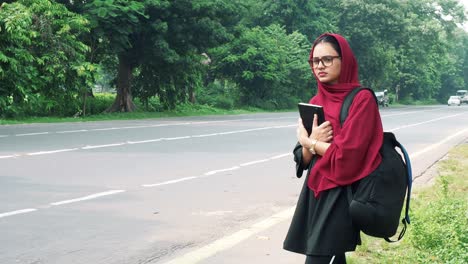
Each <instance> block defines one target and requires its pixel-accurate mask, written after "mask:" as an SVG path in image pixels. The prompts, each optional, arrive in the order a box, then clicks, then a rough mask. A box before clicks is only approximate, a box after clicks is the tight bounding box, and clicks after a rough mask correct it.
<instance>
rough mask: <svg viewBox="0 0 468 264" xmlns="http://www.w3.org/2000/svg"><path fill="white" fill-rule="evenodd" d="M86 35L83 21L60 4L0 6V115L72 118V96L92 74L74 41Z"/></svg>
mask: <svg viewBox="0 0 468 264" xmlns="http://www.w3.org/2000/svg"><path fill="white" fill-rule="evenodd" d="M87 30H88V29H87V21H86V20H85V19H84V18H83V17H81V16H79V15H76V14H74V13H71V12H69V11H68V10H67V9H66V8H65V7H64V6H63V5H61V4H57V3H54V2H51V1H48V0H37V1H32V0H22V1H18V2H14V3H11V4H7V3H3V4H2V7H1V12H0V50H1V52H0V87H1V88H0V115H2V116H16V115H18V114H30V113H31V112H32V113H39V114H45V115H49V114H53V115H67V114H69V113H71V112H73V113H74V111H75V110H76V109H74V105H76V104H77V100H78V99H77V98H78V97H77V95H78V94H79V93H80V92H81V91H82V90H83V89H86V87H90V85H91V84H92V80H93V73H94V71H95V67H94V65H93V64H91V63H89V62H87V61H86V56H85V54H86V52H87V51H88V47H87V46H86V45H85V44H83V43H82V42H81V41H79V40H78V38H79V36H80V34H84V33H86V32H87ZM34 107H40V108H34ZM31 108H33V109H31ZM68 108H70V109H68Z"/></svg>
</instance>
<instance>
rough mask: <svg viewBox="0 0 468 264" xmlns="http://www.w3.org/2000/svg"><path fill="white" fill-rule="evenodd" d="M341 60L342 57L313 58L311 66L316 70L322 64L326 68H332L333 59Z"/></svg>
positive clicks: (310, 61)
mask: <svg viewBox="0 0 468 264" xmlns="http://www.w3.org/2000/svg"><path fill="white" fill-rule="evenodd" d="M337 58H341V57H340V56H323V57H313V58H312V60H309V63H310V65H312V66H313V67H314V68H317V67H318V66H319V64H320V62H322V65H323V66H325V67H330V66H332V65H333V59H337Z"/></svg>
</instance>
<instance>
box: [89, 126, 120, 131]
mask: <svg viewBox="0 0 468 264" xmlns="http://www.w3.org/2000/svg"><path fill="white" fill-rule="evenodd" d="M116 129H119V128H118V127H107V128H95V129H90V130H89V131H107V130H116Z"/></svg>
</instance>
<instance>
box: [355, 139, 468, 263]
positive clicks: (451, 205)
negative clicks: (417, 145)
mask: <svg viewBox="0 0 468 264" xmlns="http://www.w3.org/2000/svg"><path fill="white" fill-rule="evenodd" d="M467 160H468V144H463V145H460V146H458V147H456V148H454V149H453V150H451V151H450V152H449V155H448V158H447V159H444V160H441V161H440V162H438V164H437V166H438V173H439V175H438V176H437V179H436V181H435V184H434V185H432V186H426V187H423V188H419V189H415V190H413V193H412V201H411V210H410V217H411V224H410V225H409V226H408V230H407V232H406V234H405V236H404V238H403V240H402V241H400V242H397V243H387V242H386V241H385V240H383V239H377V238H373V237H369V236H366V235H363V236H362V238H363V244H362V245H361V246H360V247H358V249H357V251H356V252H354V254H352V256H350V257H348V263H351V264H357V263H359V264H361V263H379V264H381V263H388V264H390V263H392V264H393V263H441V264H442V263H444V264H446V263H454V264H455V263H468V250H467V248H468V195H467V193H468V162H467Z"/></svg>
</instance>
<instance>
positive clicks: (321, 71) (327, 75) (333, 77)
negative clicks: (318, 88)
mask: <svg viewBox="0 0 468 264" xmlns="http://www.w3.org/2000/svg"><path fill="white" fill-rule="evenodd" d="M314 60H315V62H317V61H318V65H317V64H316V63H312V62H311V66H312V68H313V70H314V74H315V76H317V79H318V80H319V81H321V82H322V83H326V84H335V83H338V80H339V78H340V72H341V58H340V57H338V52H336V50H335V49H334V48H333V46H332V45H331V44H330V43H326V42H321V43H319V44H317V45H316V46H315V48H314V54H313V58H312V61H314ZM324 63H325V64H326V65H327V66H325V65H323V64H324ZM329 64H331V65H329Z"/></svg>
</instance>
